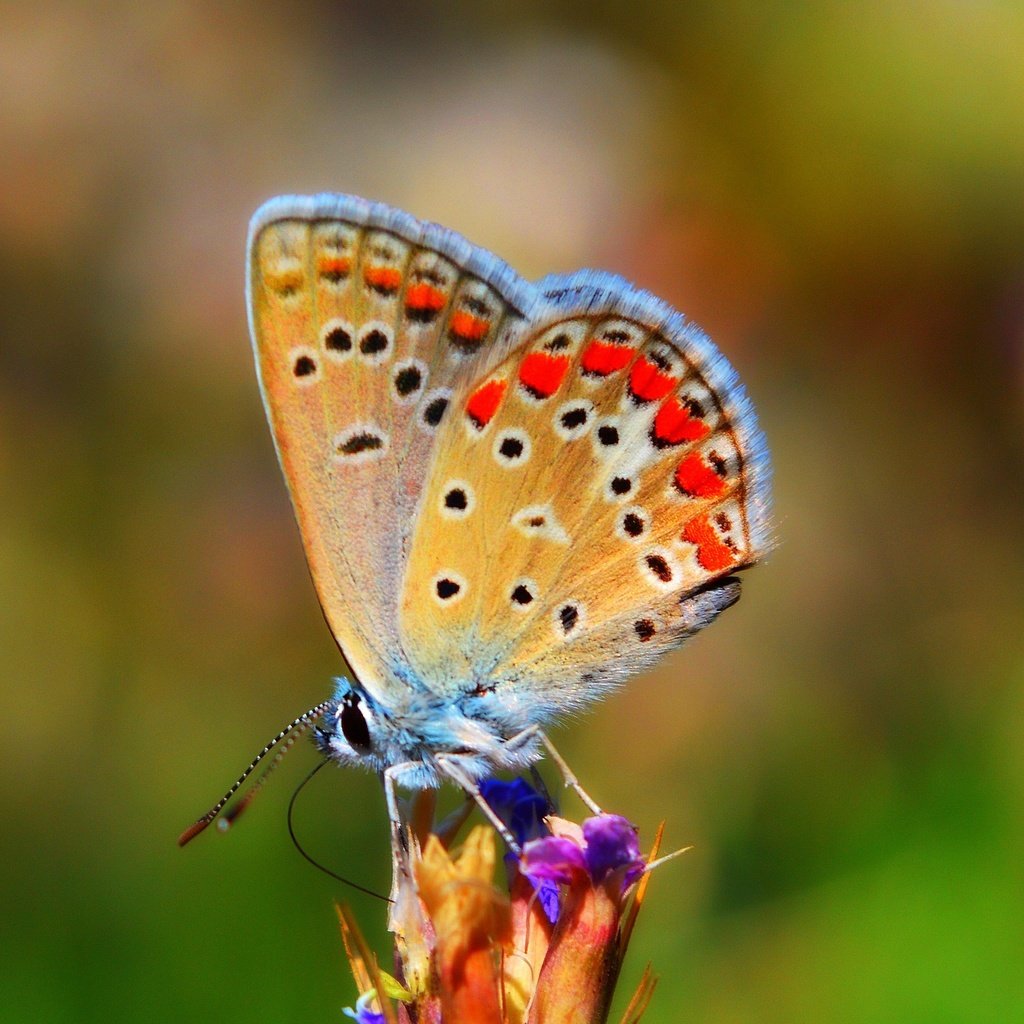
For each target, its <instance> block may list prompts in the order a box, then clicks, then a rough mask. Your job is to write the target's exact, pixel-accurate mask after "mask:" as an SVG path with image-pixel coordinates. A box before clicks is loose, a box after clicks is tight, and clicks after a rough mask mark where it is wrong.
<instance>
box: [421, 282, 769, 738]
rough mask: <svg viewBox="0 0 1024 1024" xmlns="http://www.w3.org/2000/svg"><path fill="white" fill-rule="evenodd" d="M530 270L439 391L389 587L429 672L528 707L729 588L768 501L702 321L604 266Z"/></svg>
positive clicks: (576, 696)
mask: <svg viewBox="0 0 1024 1024" xmlns="http://www.w3.org/2000/svg"><path fill="white" fill-rule="evenodd" d="M540 288H541V290H542V291H543V292H544V293H545V302H546V304H547V309H546V310H545V311H544V312H543V313H539V314H538V315H537V317H536V319H535V322H534V324H533V325H532V326H531V329H530V331H529V332H528V334H527V335H526V336H525V337H524V339H523V341H522V343H521V344H520V346H519V347H518V348H516V349H515V350H514V351H513V352H511V353H509V354H508V355H507V356H506V357H505V358H503V359H502V360H501V361H500V362H496V363H493V364H491V365H490V366H488V367H487V368H486V371H485V372H484V373H482V374H480V375H478V376H477V377H475V378H474V379H472V380H470V381H467V382H465V383H464V384H463V385H462V386H461V387H460V389H459V390H458V392H457V393H456V395H455V396H454V398H453V408H452V415H451V416H450V417H449V418H448V419H447V420H446V422H445V423H444V424H443V425H442V428H441V432H440V434H439V437H438V442H437V445H436V446H435V450H434V454H433V462H432V465H431V468H430V471H429V474H428V480H427V484H426V487H425V489H424V492H423V496H422V504H421V506H420V509H419V514H418V520H417V524H416V531H415V534H414V537H413V540H412V547H411V551H410V556H409V561H408V565H407V569H406V573H405V577H404V581H403V595H402V606H401V636H402V644H403V648H404V650H405V654H406V657H407V658H408V659H409V661H410V663H411V666H412V668H413V669H414V671H415V672H416V673H417V674H418V675H419V676H420V677H421V678H422V679H424V680H425V681H426V682H427V684H428V685H429V686H430V687H431V688H432V689H436V690H438V691H440V692H448V693H453V694H454V692H456V691H462V692H467V691H474V690H476V691H483V692H486V691H490V690H493V691H494V692H496V693H498V694H501V695H502V696H503V698H504V699H505V701H506V702H510V703H512V704H519V703H521V704H523V705H524V706H528V707H527V714H528V717H529V718H531V719H532V720H537V719H539V718H542V717H544V715H545V714H546V713H548V712H554V711H556V710H565V709H566V708H569V707H572V706H574V705H577V704H580V703H582V702H584V701H586V700H588V699H593V698H594V697H595V696H597V695H598V694H600V692H602V690H603V689H605V688H606V687H608V686H610V685H612V684H614V683H616V682H618V681H620V680H621V679H622V678H623V677H624V676H626V675H628V674H630V673H632V672H634V671H636V670H638V669H639V668H641V667H643V666H644V665H646V664H648V663H649V662H650V661H652V660H653V659H654V658H655V657H656V656H658V655H660V654H663V653H665V652H666V651H667V650H669V649H671V648H673V647H675V646H677V645H678V644H679V643H680V642H682V640H683V639H685V638H686V637H687V636H689V635H691V634H692V633H693V632H695V631H696V630H697V629H699V628H701V627H702V626H703V625H705V624H706V623H707V622H709V621H711V619H713V618H714V617H715V615H717V614H718V613H719V612H720V611H721V610H722V609H723V608H725V607H727V606H728V605H729V604H731V603H732V602H733V601H735V600H736V599H737V597H738V596H739V582H738V580H736V579H735V578H734V576H733V574H734V573H736V572H737V571H738V570H740V569H743V568H746V567H748V566H750V565H752V564H754V563H755V562H756V561H757V560H758V559H759V558H761V557H762V556H763V555H764V553H765V551H766V550H767V547H768V544H769V540H768V530H769V504H770V498H769V482H768V475H769V466H768V456H767V450H766V447H765V444H764V439H763V437H762V435H761V433H760V431H759V429H758V428H757V425H756V421H755V417H754V413H753V410H752V408H751V406H750V404H749V402H748V401H747V399H746V397H745V396H744V394H743V391H742V389H741V387H740V385H739V383H738V381H737V379H736V375H735V373H734V372H733V370H732V369H731V367H730V366H729V365H728V363H727V362H726V361H725V359H724V358H723V357H722V356H721V354H720V353H719V352H718V351H717V350H716V349H715V347H714V346H713V345H712V344H711V342H710V341H709V340H708V339H707V337H706V336H705V335H704V334H703V333H702V332H700V331H699V330H698V329H697V328H695V327H694V326H693V325H691V324H689V323H688V322H686V321H685V320H684V318H683V317H682V316H681V315H679V314H678V313H676V312H674V311H673V310H671V309H670V308H669V307H667V306H666V305H665V304H664V303H662V302H660V301H659V300H657V299H655V298H653V297H652V296H650V295H648V294H647V293H644V292H640V291H637V290H635V289H633V288H632V287H631V286H630V285H628V284H627V283H626V282H624V281H622V280H621V279H619V278H616V277H614V276H612V275H607V274H599V273H596V272H592V271H581V272H579V273H577V274H574V275H570V276H568V277H553V278H546V279H544V280H543V281H542V282H540Z"/></svg>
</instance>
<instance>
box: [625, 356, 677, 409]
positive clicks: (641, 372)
mask: <svg viewBox="0 0 1024 1024" xmlns="http://www.w3.org/2000/svg"><path fill="white" fill-rule="evenodd" d="M678 382H679V381H678V378H677V377H673V376H672V374H671V373H666V372H665V371H664V370H662V369H661V367H660V366H658V364H657V363H652V362H651V360H650V359H647V358H645V357H644V356H641V357H640V358H639V359H638V360H637V361H636V363H634V364H633V369H632V371H631V372H630V375H629V390H630V391H631V392H632V393H633V395H634V396H635V397H636V398H639V399H640V400H641V401H642V402H656V401H658V400H659V399H661V398H664V397H665V396H666V395H667V394H668V393H669V392H670V391H671V390H672V389H673V388H674V387H675V386H676V384H677V383H678Z"/></svg>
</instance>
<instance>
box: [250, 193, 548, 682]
mask: <svg viewBox="0 0 1024 1024" xmlns="http://www.w3.org/2000/svg"><path fill="white" fill-rule="evenodd" d="M248 273H249V279H248V295H249V311H250V327H251V331H252V337H253V345H254V349H255V354H256V364H257V370H258V373H259V377H260V382H261V388H262V392H263V397H264V402H265V405H266V408H267V414H268V417H269V420H270V423H271V427H272V430H273V434H274V440H275V444H276V446H277V450H278V454H279V457H280V460H281V464H282V467H283V469H284V473H285V477H286V479H287V482H288V487H289V490H290V493H291V497H292V502H293V504H294V507H295V513H296V517H297V519H298V522H299V528H300V531H301V534H302V539H303V544H304V546H305V550H306V557H307V560H308V562H309V567H310V571H311V574H312V576H313V580H314V583H315V586H316V590H317V594H318V596H319V599H320V603H321V605H322V607H323V610H324V615H325V617H326V618H327V621H328V624H329V625H330V627H331V630H332V631H333V633H334V635H335V637H336V639H337V641H338V643H339V644H340V646H341V647H342V650H343V652H344V654H345V655H346V657H347V659H348V661H349V663H350V665H351V667H352V668H353V670H354V671H355V673H356V675H357V676H358V677H359V679H360V680H361V681H362V683H363V684H364V686H367V687H368V688H369V689H370V690H371V691H376V693H377V696H378V697H380V696H382V694H383V691H384V689H386V687H387V685H388V680H391V679H394V678H395V677H396V676H397V677H398V678H403V679H405V680H408V679H409V674H408V672H406V671H405V670H404V659H403V655H402V651H401V648H400V638H399V636H398V628H397V622H398V608H397V603H398V599H399V595H400V591H401V580H402V578H403V573H404V568H405V562H406V554H407V550H408V546H409V534H410V531H411V526H412V523H413V521H414V518H415V509H416V507H417V504H418V502H419V499H420V495H421V491H422V488H423V483H424V478H425V473H426V469H427V466H428V464H429V462H430V458H431V453H432V450H433V447H434V445H435V443H436V441H437V437H438V430H439V428H440V427H441V426H442V425H443V423H444V422H445V420H446V419H448V418H449V417H450V415H451V410H450V402H451V397H452V394H453V392H455V391H457V390H459V389H460V388H462V387H463V386H464V382H465V380H467V379H469V378H472V377H473V376H475V375H476V374H478V373H479V372H481V367H483V366H484V365H486V364H487V363H488V362H489V361H494V360H501V359H502V358H503V357H504V356H505V355H506V354H507V353H508V352H509V351H510V350H511V348H512V347H513V346H515V345H516V344H517V343H518V340H519V337H520V334H521V332H522V328H523V324H524V316H526V315H529V314H530V313H531V311H532V309H533V307H534V306H535V305H536V304H537V302H538V300H539V292H537V290H536V289H535V288H534V287H533V286H532V285H529V284H527V283H526V282H524V281H522V280H521V279H520V278H519V277H518V276H517V275H516V274H515V273H514V272H513V271H511V270H510V269H509V268H508V267H506V266H505V265H504V264H502V263H501V262H500V261H499V260H497V259H495V258H494V257H493V256H490V255H489V254H488V253H486V252H484V251H483V250H480V249H477V248H475V247H473V246H471V245H469V243H467V242H466V241H465V240H464V239H462V238H461V237H460V236H458V235H456V234H454V233H453V232H450V231H447V230H445V229H444V228H440V227H438V226H437V225H431V224H424V223H421V222H420V221H417V220H415V219H414V218H412V217H410V216H408V215H407V214H404V213H401V212H400V211H396V210H393V209H391V208H390V207H387V206H384V205H383V204H374V203H368V202H366V201H364V200H360V199H356V198H354V197H349V196H335V195H325V196H314V197H283V198H281V199H276V200H272V201H271V202H270V203H268V204H266V205H265V206H264V207H262V208H261V209H260V210H259V211H258V212H257V213H256V215H255V216H254V218H253V223H252V226H251V228H250V241H249V260H248Z"/></svg>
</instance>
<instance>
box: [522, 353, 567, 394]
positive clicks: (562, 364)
mask: <svg viewBox="0 0 1024 1024" xmlns="http://www.w3.org/2000/svg"><path fill="white" fill-rule="evenodd" d="M568 372H569V357H568V356H556V355H552V354H551V353H550V352H531V353H530V354H529V355H528V356H527V357H526V358H525V359H524V360H523V362H522V365H521V366H520V367H519V382H520V384H522V385H523V387H525V388H526V389H527V390H528V391H530V392H531V393H532V394H534V395H536V396H537V397H538V398H550V397H551V396H552V395H553V394H554V393H555V392H556V391H557V390H558V389H559V387H561V385H562V381H563V380H565V375H566V373H568Z"/></svg>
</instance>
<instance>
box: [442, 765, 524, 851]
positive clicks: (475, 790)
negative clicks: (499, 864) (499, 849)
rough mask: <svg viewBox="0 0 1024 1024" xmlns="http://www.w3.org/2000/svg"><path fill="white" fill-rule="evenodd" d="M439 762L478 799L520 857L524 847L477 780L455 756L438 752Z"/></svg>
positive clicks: (489, 818)
mask: <svg viewBox="0 0 1024 1024" xmlns="http://www.w3.org/2000/svg"><path fill="white" fill-rule="evenodd" d="M437 764H438V767H439V768H440V769H441V770H442V771H443V772H444V773H445V775H447V776H448V778H450V779H451V780H452V782H455V783H457V784H458V785H459V786H461V787H462V788H463V789H464V790H465V791H466V792H467V793H468V794H469V795H470V796H471V797H472V798H473V799H474V800H475V801H476V804H477V806H478V807H479V808H480V810H481V811H483V813H484V817H485V818H486V819H487V820H488V821H489V822H490V823H491V824H492V825H493V826H494V828H495V830H496V831H497V833H498V835H500V836H501V838H502V839H504V840H505V843H506V845H507V846H508V848H509V849H510V850H511V851H512V852H513V853H514V854H515V855H516V856H517V857H518V856H519V855H520V854H521V853H522V852H523V851H522V848H521V847H520V845H519V844H518V843H517V842H516V840H515V837H514V836H513V835H512V833H511V832H510V831H509V830H508V827H507V826H506V825H505V823H504V822H503V821H502V820H501V818H499V817H498V816H497V814H495V813H494V810H493V809H492V807H491V805H490V804H489V803H488V802H487V801H486V800H485V799H484V795H483V793H481V792H480V787H479V786H478V785H477V783H476V780H475V779H474V778H473V777H472V776H471V775H469V774H467V772H466V771H465V770H464V769H463V768H462V766H461V765H459V763H458V762H457V761H456V759H455V758H451V757H445V756H444V755H443V754H438V755H437Z"/></svg>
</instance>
